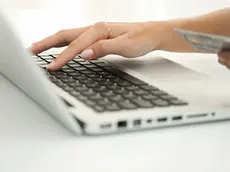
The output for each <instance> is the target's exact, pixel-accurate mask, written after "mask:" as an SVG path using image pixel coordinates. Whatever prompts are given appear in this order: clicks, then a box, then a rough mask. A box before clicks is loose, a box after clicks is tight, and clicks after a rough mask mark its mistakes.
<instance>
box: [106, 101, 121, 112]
mask: <svg viewBox="0 0 230 172" xmlns="http://www.w3.org/2000/svg"><path fill="white" fill-rule="evenodd" d="M104 107H105V109H106V110H108V111H118V110H121V108H120V107H119V106H118V105H117V104H116V103H112V104H108V105H105V106H104Z"/></svg>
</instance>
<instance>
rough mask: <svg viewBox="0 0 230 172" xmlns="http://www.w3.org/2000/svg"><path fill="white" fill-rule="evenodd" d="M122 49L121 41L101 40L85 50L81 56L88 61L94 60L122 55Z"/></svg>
mask: <svg viewBox="0 0 230 172" xmlns="http://www.w3.org/2000/svg"><path fill="white" fill-rule="evenodd" d="M121 47H122V44H121V41H119V39H106V40H100V41H98V42H96V43H95V44H93V45H92V46H90V47H89V48H87V49H86V50H84V51H83V52H82V53H81V54H80V56H81V57H82V58H84V59H86V60H93V59H96V58H100V57H103V56H106V55H108V54H121Z"/></svg>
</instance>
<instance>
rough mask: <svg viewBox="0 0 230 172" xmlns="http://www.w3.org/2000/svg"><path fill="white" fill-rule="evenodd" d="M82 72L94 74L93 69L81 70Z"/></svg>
mask: <svg viewBox="0 0 230 172" xmlns="http://www.w3.org/2000/svg"><path fill="white" fill-rule="evenodd" d="M80 72H81V73H82V74H94V72H93V71H91V70H83V71H80Z"/></svg>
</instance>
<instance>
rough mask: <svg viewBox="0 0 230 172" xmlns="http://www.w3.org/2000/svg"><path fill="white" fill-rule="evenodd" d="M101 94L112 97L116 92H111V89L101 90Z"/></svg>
mask: <svg viewBox="0 0 230 172" xmlns="http://www.w3.org/2000/svg"><path fill="white" fill-rule="evenodd" d="M101 94H102V95H103V96H106V97H112V96H116V94H115V93H114V92H113V91H111V90H110V91H107V92H102V93H101Z"/></svg>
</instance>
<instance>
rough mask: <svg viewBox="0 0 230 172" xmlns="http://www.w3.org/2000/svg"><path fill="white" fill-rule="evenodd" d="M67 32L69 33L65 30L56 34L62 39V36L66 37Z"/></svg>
mask: <svg viewBox="0 0 230 172" xmlns="http://www.w3.org/2000/svg"><path fill="white" fill-rule="evenodd" d="M66 32H67V30H65V29H63V30H60V31H58V32H57V33H56V35H58V36H61V37H62V36H65V35H66Z"/></svg>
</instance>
